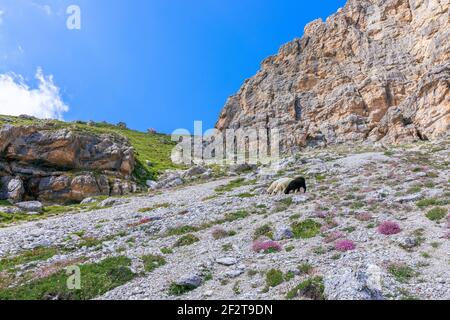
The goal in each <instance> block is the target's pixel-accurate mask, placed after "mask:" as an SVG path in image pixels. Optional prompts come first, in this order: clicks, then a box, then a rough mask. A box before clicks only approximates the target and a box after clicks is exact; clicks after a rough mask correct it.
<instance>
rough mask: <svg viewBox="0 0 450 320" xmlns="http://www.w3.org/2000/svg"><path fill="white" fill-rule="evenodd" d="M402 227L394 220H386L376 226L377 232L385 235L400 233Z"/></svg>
mask: <svg viewBox="0 0 450 320" xmlns="http://www.w3.org/2000/svg"><path fill="white" fill-rule="evenodd" d="M401 231H402V229H401V228H400V226H399V225H398V224H397V223H396V222H392V221H386V222H383V223H382V224H380V225H379V226H378V232H379V233H381V234H384V235H385V236H390V235H393V234H397V233H400V232H401Z"/></svg>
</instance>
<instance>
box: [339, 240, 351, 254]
mask: <svg viewBox="0 0 450 320" xmlns="http://www.w3.org/2000/svg"><path fill="white" fill-rule="evenodd" d="M335 248H336V250H338V251H341V252H346V251H351V250H355V249H356V245H355V243H354V242H353V241H351V240H339V241H337V242H336V244H335Z"/></svg>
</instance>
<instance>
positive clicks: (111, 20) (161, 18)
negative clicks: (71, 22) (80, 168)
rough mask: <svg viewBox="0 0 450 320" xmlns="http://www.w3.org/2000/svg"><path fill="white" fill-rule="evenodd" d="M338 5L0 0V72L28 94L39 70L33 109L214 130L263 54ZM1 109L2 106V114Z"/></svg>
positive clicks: (256, 0) (241, 0) (260, 0)
mask: <svg viewBox="0 0 450 320" xmlns="http://www.w3.org/2000/svg"><path fill="white" fill-rule="evenodd" d="M72 4H76V5H78V6H79V7H80V8H81V30H68V29H67V28H66V20H67V17H68V15H67V14H66V9H67V7H68V6H69V5H72ZM344 4H345V0H335V1H314V2H312V1H311V2H310V1H308V2H307V1H298V0H282V1H280V0H278V1H277V0H172V1H167V0H133V1H129V0H128V1H127V0H70V1H66V0H52V1H51V0H0V74H3V75H5V74H12V73H14V78H13V79H14V81H15V83H20V84H21V90H11V91H8V92H22V93H23V92H24V90H28V91H30V92H31V91H33V88H36V86H38V85H39V83H40V82H39V81H40V80H36V79H35V75H36V73H37V70H38V68H42V71H41V80H42V78H43V80H42V81H44V82H42V81H41V84H42V83H44V84H45V83H46V82H45V81H47V86H45V85H44V88H40V89H39V91H37V90H34V91H35V92H34V94H27V95H26V96H27V97H26V99H25V98H24V99H23V101H24V103H28V102H27V101H31V99H34V97H36V96H38V95H39V94H40V93H42V92H44V93H45V98H43V99H41V100H40V102H38V103H37V104H36V105H37V106H39V105H41V104H42V103H45V101H47V100H46V99H47V98H48V97H52V98H54V96H55V95H60V99H61V101H59V102H60V103H63V104H64V105H66V106H67V107H68V111H67V112H63V113H62V114H63V117H64V119H65V120H69V121H70V120H91V119H92V120H96V121H102V120H106V121H108V122H111V123H117V122H119V121H124V122H126V123H127V124H128V126H129V127H132V128H135V129H139V130H145V129H147V128H156V129H157V130H158V131H161V132H166V133H171V132H172V131H173V130H175V129H177V128H187V129H189V130H191V131H192V130H193V121H194V120H202V121H203V122H204V129H207V128H212V127H213V126H214V124H215V121H216V120H217V117H218V114H219V113H220V110H221V109H222V107H223V105H224V103H225V101H226V99H227V97H228V96H230V95H232V94H234V93H235V92H236V91H237V90H238V89H239V87H240V86H241V84H242V83H243V81H244V80H245V79H246V78H248V77H251V76H252V75H254V74H255V73H256V72H257V70H258V69H259V65H260V62H261V61H262V60H263V59H264V58H266V57H267V56H269V55H273V54H275V53H276V52H277V51H278V48H279V47H280V46H281V45H282V44H284V43H286V42H288V41H290V40H292V39H294V38H296V37H300V36H302V34H303V28H304V26H305V24H307V23H308V22H310V21H312V20H314V19H316V18H318V17H322V18H326V17H327V16H329V15H330V14H332V13H334V12H335V11H336V10H337V9H338V8H340V7H342V6H343V5H344ZM50 75H51V76H53V78H52V79H51V78H50ZM20 76H21V77H20ZM8 79H9V78H8ZM0 80H1V79H0ZM3 80H4V81H5V82H6V78H3ZM12 81H13V80H11V79H10V81H9V82H8V83H9V84H11V83H12ZM58 88H59V91H58ZM5 92H6V91H4V93H3V95H4V96H5V95H7V93H5ZM8 94H9V95H13V93H11V94H10V93H8ZM0 95H1V92H0ZM9 98H10V101H11V99H13V98H11V97H9ZM4 99H8V96H7V97H6V98H4ZM14 99H15V98H14ZM48 99H51V98H48ZM0 101H2V100H1V96H0ZM43 101H44V102H43ZM13 102H14V100H13ZM30 103H31V102H30ZM33 103H34V102H33ZM5 109H6V107H5V104H3V105H1V104H0V113H6V111H7V110H5ZM63 109H64V108H63ZM61 110H62V109H61Z"/></svg>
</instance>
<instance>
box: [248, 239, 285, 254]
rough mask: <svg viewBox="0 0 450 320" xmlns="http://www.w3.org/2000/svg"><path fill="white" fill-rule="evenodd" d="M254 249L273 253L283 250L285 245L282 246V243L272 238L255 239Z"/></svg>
mask: <svg viewBox="0 0 450 320" xmlns="http://www.w3.org/2000/svg"><path fill="white" fill-rule="evenodd" d="M252 248H253V251H255V252H261V251H262V252H265V253H271V252H278V251H281V250H282V249H283V247H282V246H281V244H279V243H277V242H275V241H272V240H268V241H259V240H257V241H255V242H253V246H252Z"/></svg>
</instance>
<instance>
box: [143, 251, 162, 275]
mask: <svg viewBox="0 0 450 320" xmlns="http://www.w3.org/2000/svg"><path fill="white" fill-rule="evenodd" d="M141 259H142V261H143V262H144V269H145V271H146V272H152V271H153V270H156V269H157V268H159V267H162V266H163V265H165V264H166V260H165V259H164V258H163V257H161V256H156V255H151V254H150V255H146V256H143V257H142V258H141Z"/></svg>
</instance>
